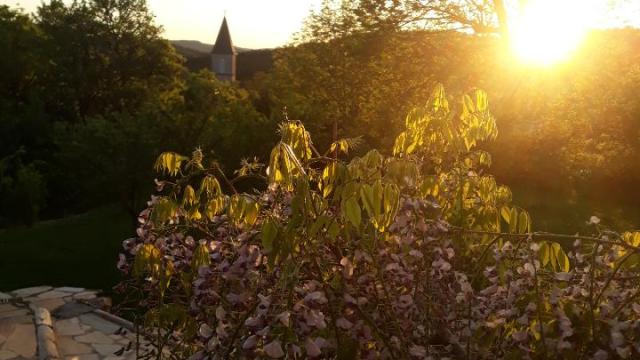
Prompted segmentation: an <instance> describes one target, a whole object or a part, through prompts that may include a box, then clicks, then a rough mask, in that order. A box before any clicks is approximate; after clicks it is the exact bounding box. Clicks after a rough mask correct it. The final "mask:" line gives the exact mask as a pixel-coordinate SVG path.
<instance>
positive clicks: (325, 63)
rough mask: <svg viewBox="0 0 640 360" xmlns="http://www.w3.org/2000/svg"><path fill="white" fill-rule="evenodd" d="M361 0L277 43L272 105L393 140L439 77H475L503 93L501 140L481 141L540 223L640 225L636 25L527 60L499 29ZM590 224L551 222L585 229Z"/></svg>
mask: <svg viewBox="0 0 640 360" xmlns="http://www.w3.org/2000/svg"><path fill="white" fill-rule="evenodd" d="M356 3H357V4H356ZM364 3H365V2H362V1H361V2H353V4H352V5H353V6H351V7H349V6H347V5H345V6H342V7H339V6H334V7H331V6H328V7H323V8H322V11H319V12H317V13H316V14H315V15H314V16H312V17H311V18H310V20H309V21H308V24H307V27H306V28H305V29H304V30H303V32H302V34H301V35H300V37H301V41H306V42H304V43H299V44H297V45H296V46H291V47H287V48H283V49H278V50H277V51H276V52H275V55H274V57H275V63H274V70H273V71H272V73H271V74H270V75H269V77H268V78H267V79H266V80H265V81H264V82H265V84H266V85H264V86H265V87H266V88H267V89H268V90H267V91H264V92H266V93H270V102H271V106H270V108H271V109H273V113H272V117H279V116H280V109H282V108H283V106H285V105H286V108H287V112H288V114H289V116H290V117H291V118H301V119H305V120H304V122H305V126H306V127H307V128H308V129H309V131H311V132H312V133H313V134H314V135H315V136H314V139H315V141H316V143H317V144H318V146H319V147H326V146H328V145H329V144H330V143H331V142H332V141H334V140H335V139H336V138H339V137H354V136H359V135H362V137H363V139H364V146H362V147H361V149H360V150H362V151H364V152H366V150H368V149H372V148H377V149H383V150H384V149H390V148H391V144H393V141H394V138H393V137H394V135H395V134H397V133H398V132H400V131H402V128H403V126H404V124H403V120H404V114H406V113H407V112H409V111H410V110H411V109H412V108H414V107H416V106H421V102H422V99H424V98H425V97H427V96H428V91H429V89H431V88H432V86H433V84H434V83H435V82H436V81H437V82H442V83H444V84H445V85H446V86H447V88H449V89H454V90H455V91H468V90H469V89H468V84H469V83H474V84H478V86H479V87H482V88H483V89H485V90H486V91H487V93H488V94H490V96H491V97H492V99H494V100H493V101H494V104H495V105H497V106H496V115H497V118H498V119H499V126H500V128H501V136H500V137H499V138H498V139H497V141H496V142H494V143H492V144H488V145H485V146H483V147H484V148H485V149H486V150H488V151H490V152H491V153H492V154H493V156H494V158H495V160H496V163H497V164H498V165H497V166H496V167H494V171H493V173H494V174H495V175H496V177H497V178H498V179H500V181H502V182H504V183H506V184H508V185H510V186H511V187H517V188H518V189H519V190H523V191H520V193H521V195H522V196H523V197H522V200H526V204H527V207H528V208H530V209H531V210H532V211H535V213H536V215H537V217H538V218H541V220H543V221H541V222H539V223H538V224H539V225H540V226H541V228H545V229H549V226H551V225H547V224H548V223H549V222H550V221H547V220H551V219H550V218H552V217H561V218H564V219H569V218H572V217H573V214H575V213H577V212H583V211H584V212H586V213H587V214H589V213H593V212H597V213H598V215H600V216H603V217H604V216H610V214H613V213H615V214H616V216H611V217H613V218H615V220H616V221H615V222H616V228H618V229H623V228H625V226H624V225H623V224H626V226H637V224H638V221H639V219H640V218H638V216H637V213H635V211H634V209H635V208H636V206H635V203H637V202H638V201H640V192H639V191H638V189H637V186H635V185H634V184H635V183H637V182H638V180H639V179H640V173H639V172H638V171H637V167H634V166H631V164H635V163H638V161H639V158H638V156H640V148H638V144H640V142H638V134H639V133H640V128H638V124H640V122H638V121H637V120H638V119H639V118H640V117H639V116H640V115H639V114H640V113H639V112H638V107H637V101H635V98H634V95H633V94H635V93H636V92H637V84H638V80H637V79H638V74H639V73H638V70H637V62H638V56H637V53H636V52H634V51H632V50H631V49H633V48H635V47H637V46H638V44H639V42H638V39H639V38H640V37H639V34H640V32H639V31H638V30H637V29H625V30H603V31H596V32H593V33H592V34H590V35H589V37H588V38H587V39H586V40H585V45H584V46H583V47H582V48H581V49H580V50H579V51H578V52H577V53H576V54H575V56H574V57H573V58H572V59H571V60H568V61H567V62H566V63H561V64H557V65H555V66H554V67H553V68H536V67H526V66H522V65H521V64H518V62H517V61H516V60H515V59H513V58H512V57H510V56H509V53H508V52H507V51H505V50H506V49H505V48H504V46H503V44H501V43H500V41H498V40H497V39H496V38H494V37H482V36H468V35H462V34H460V33H456V32H428V31H422V30H413V29H412V28H411V27H409V28H408V29H410V30H407V29H405V28H402V27H395V26H393V27H392V28H393V31H391V30H390V31H382V30H380V29H382V28H383V27H378V26H377V25H376V26H373V27H371V28H366V27H365V26H364V25H362V21H364V20H362V19H364V14H368V15H367V17H368V18H371V19H374V20H372V21H375V22H379V21H380V22H384V21H383V20H384V18H385V17H386V16H388V14H389V13H392V12H393V11H394V9H395V11H397V12H399V13H401V12H403V8H402V6H400V5H398V4H400V3H402V2H384V6H383V5H380V6H381V7H380V8H376V7H373V6H372V7H370V8H369V10H366V11H364V10H363V9H362V8H359V6H364V5H362V4H364ZM371 3H373V2H371ZM395 5H398V6H397V7H395ZM385 6H386V7H385ZM358 9H360V10H358ZM362 11H364V12H362ZM359 14H360V15H362V16H363V17H362V18H358V16H360V15H359ZM385 14H387V15H385ZM389 16H390V15H389ZM398 16H400V15H398ZM354 19H355V20H354ZM357 19H361V20H357ZM376 19H377V20H376ZM605 50H606V51H605ZM336 130H337V131H336ZM358 154H360V155H361V154H362V153H358ZM549 159H554V161H549ZM557 198H565V199H567V200H568V201H567V203H566V206H564V205H560V204H559V205H558V206H555V208H563V210H562V212H551V211H546V210H540V209H542V208H543V205H545V204H546V205H549V206H551V205H553V204H554V199H557ZM565 208H566V209H567V210H564V209H565ZM547 218H549V219H547ZM620 223H622V224H620ZM582 224H583V221H581V220H580V221H575V220H572V221H567V222H566V223H565V224H563V226H562V227H558V226H556V227H554V228H553V229H554V230H556V231H564V230H560V229H567V228H566V227H565V226H564V225H566V226H569V227H570V229H571V231H574V230H575V231H578V230H580V231H583V230H585V229H584V226H582Z"/></svg>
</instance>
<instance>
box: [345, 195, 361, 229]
mask: <svg viewBox="0 0 640 360" xmlns="http://www.w3.org/2000/svg"><path fill="white" fill-rule="evenodd" d="M342 212H343V216H345V217H346V218H347V219H348V220H349V222H351V224H353V226H355V227H356V228H357V227H359V226H360V222H361V221H362V214H361V210H360V205H358V200H356V198H355V197H351V198H349V199H348V200H347V201H345V203H344V207H343V209H342Z"/></svg>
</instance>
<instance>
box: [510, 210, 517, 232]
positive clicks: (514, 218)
mask: <svg viewBox="0 0 640 360" xmlns="http://www.w3.org/2000/svg"><path fill="white" fill-rule="evenodd" d="M509 220H510V222H509V232H510V233H512V234H514V233H515V232H516V230H517V226H518V209H516V208H515V207H513V208H511V211H510V212H509Z"/></svg>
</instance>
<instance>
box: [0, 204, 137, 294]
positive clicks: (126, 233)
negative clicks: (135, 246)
mask: <svg viewBox="0 0 640 360" xmlns="http://www.w3.org/2000/svg"><path fill="white" fill-rule="evenodd" d="M133 234H134V227H133V224H132V221H131V218H130V217H129V216H128V215H127V214H126V213H125V212H124V211H122V210H121V209H120V208H119V207H116V206H113V207H105V208H99V209H95V210H92V211H90V212H88V213H86V214H82V215H77V216H72V217H68V218H65V219H60V220H53V221H45V222H41V223H38V224H36V225H34V226H33V227H31V228H15V229H7V230H0V291H2V290H12V289H16V288H22V287H28V286H34V285H52V286H64V285H66V286H81V287H87V288H93V289H103V290H105V291H107V292H108V291H109V290H110V289H111V287H112V286H113V285H115V283H116V282H117V281H118V280H119V273H118V270H117V269H116V261H117V257H118V252H119V250H120V249H121V243H122V240H124V239H126V238H128V237H131V236H132V235H133Z"/></svg>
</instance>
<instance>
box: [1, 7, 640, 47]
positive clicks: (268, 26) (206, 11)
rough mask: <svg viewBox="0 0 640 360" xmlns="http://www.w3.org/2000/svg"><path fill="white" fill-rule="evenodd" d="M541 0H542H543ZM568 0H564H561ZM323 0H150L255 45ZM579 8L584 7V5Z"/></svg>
mask: <svg viewBox="0 0 640 360" xmlns="http://www.w3.org/2000/svg"><path fill="white" fill-rule="evenodd" d="M41 1H42V0H0V4H5V5H11V6H15V5H17V6H19V7H21V8H23V9H25V10H26V11H28V12H32V11H35V9H36V8H37V6H38V5H39V4H40V3H41ZM538 1H539V0H538ZM557 1H564V0H557ZM585 1H587V2H595V3H598V4H608V3H611V2H612V1H613V3H617V4H623V6H621V7H620V9H619V10H618V11H617V12H615V13H614V14H611V13H610V12H608V11H602V12H601V14H603V15H604V13H606V15H604V16H605V17H606V19H599V21H598V22H599V23H600V24H601V26H604V27H607V26H615V25H620V24H624V25H634V26H638V22H639V21H638V19H639V18H640V0H585ZM320 2H321V0H148V4H149V8H150V10H151V12H152V13H153V14H154V15H155V16H156V23H157V24H159V25H162V26H163V27H164V30H165V34H164V35H165V37H166V38H168V39H170V40H199V41H201V42H204V43H209V44H212V43H214V42H215V39H216V36H217V34H218V29H219V28H220V24H221V22H222V18H223V16H224V14H225V13H226V15H227V21H228V23H229V28H230V30H231V37H232V39H233V42H234V45H236V46H239V47H246V48H252V49H258V48H270V47H276V46H281V45H284V44H286V43H287V42H289V40H291V37H292V35H293V34H294V33H295V32H297V31H298V30H300V28H301V26H302V23H303V22H304V19H305V18H306V17H307V15H308V14H309V12H310V10H311V9H314V8H317V7H318V6H319V5H320ZM603 10H604V9H603ZM577 11H580V9H578V10H577Z"/></svg>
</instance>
